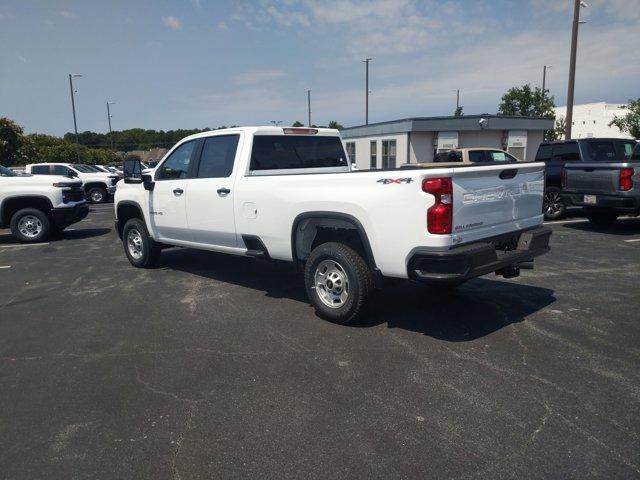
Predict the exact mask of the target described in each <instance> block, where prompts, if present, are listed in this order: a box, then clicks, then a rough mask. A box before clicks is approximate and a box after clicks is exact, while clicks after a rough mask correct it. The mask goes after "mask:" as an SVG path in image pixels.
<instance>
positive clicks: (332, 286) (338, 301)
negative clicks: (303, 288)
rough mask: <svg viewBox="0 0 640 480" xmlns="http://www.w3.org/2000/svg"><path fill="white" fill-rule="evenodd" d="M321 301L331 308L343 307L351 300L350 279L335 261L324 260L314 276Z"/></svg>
mask: <svg viewBox="0 0 640 480" xmlns="http://www.w3.org/2000/svg"><path fill="white" fill-rule="evenodd" d="M313 277H314V284H315V290H316V293H317V294H318V298H320V301H322V303H324V304H325V305H326V306H327V307H330V308H340V307H342V306H343V305H344V304H345V303H346V301H347V299H348V298H349V277H348V276H347V273H346V272H345V270H344V268H342V265H340V264H339V263H338V262H336V261H335V260H323V261H322V262H320V264H318V266H317V267H316V271H315V273H314V275H313Z"/></svg>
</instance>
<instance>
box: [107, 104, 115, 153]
mask: <svg viewBox="0 0 640 480" xmlns="http://www.w3.org/2000/svg"><path fill="white" fill-rule="evenodd" d="M115 104H116V102H110V101H108V100H107V121H108V122H109V140H111V148H112V149H113V133H111V110H110V109H109V105H115Z"/></svg>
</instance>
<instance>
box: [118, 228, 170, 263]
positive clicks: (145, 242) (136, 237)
mask: <svg viewBox="0 0 640 480" xmlns="http://www.w3.org/2000/svg"><path fill="white" fill-rule="evenodd" d="M122 244H123V246H124V253H125V254H126V255H127V258H128V259H129V262H131V265H133V266H134V267H138V268H151V267H153V266H155V265H156V264H157V263H158V260H159V259H160V253H161V250H160V247H159V246H158V245H157V244H156V242H155V241H154V240H153V238H151V237H150V236H149V233H148V232H147V227H146V226H145V224H144V222H143V221H142V220H140V219H139V218H131V219H129V220H128V221H127V223H125V225H124V228H123V230H122Z"/></svg>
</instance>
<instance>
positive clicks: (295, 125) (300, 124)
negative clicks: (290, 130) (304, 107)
mask: <svg viewBox="0 0 640 480" xmlns="http://www.w3.org/2000/svg"><path fill="white" fill-rule="evenodd" d="M291 126H292V127H304V125H303V124H302V122H300V121H299V120H296V121H295V122H293V123H292V124H291Z"/></svg>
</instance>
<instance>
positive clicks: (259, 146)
mask: <svg viewBox="0 0 640 480" xmlns="http://www.w3.org/2000/svg"><path fill="white" fill-rule="evenodd" d="M347 165H348V163H347V156H346V154H345V151H344V148H343V147H342V142H341V141H340V138H339V137H324V136H322V137H320V136H318V137H311V136H306V135H305V136H294V135H290V136H288V135H256V136H254V137H253V147H252V150H251V167H250V168H251V170H288V169H300V168H328V167H346V166H347Z"/></svg>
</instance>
